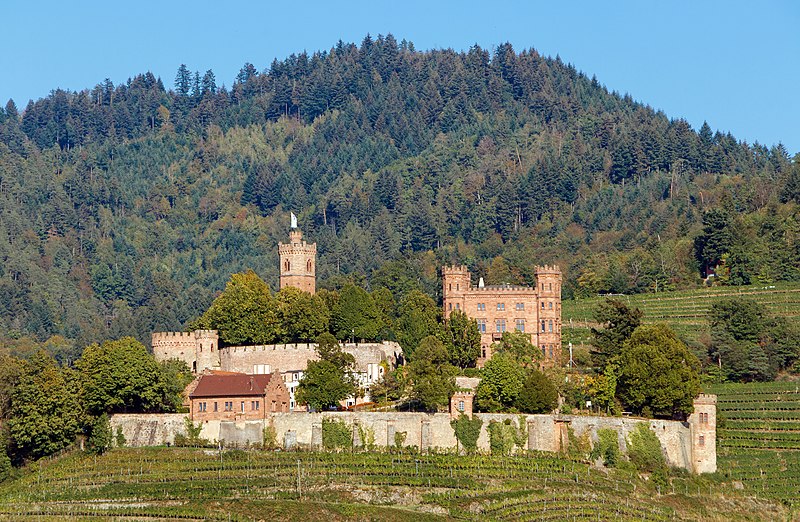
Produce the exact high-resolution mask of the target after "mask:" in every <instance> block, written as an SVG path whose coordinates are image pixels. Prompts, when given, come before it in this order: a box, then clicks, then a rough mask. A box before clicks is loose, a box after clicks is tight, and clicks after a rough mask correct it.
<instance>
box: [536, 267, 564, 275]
mask: <svg viewBox="0 0 800 522" xmlns="http://www.w3.org/2000/svg"><path fill="white" fill-rule="evenodd" d="M534 271H535V272H536V273H537V274H561V267H559V266H558V265H537V266H536V268H535V269H534Z"/></svg>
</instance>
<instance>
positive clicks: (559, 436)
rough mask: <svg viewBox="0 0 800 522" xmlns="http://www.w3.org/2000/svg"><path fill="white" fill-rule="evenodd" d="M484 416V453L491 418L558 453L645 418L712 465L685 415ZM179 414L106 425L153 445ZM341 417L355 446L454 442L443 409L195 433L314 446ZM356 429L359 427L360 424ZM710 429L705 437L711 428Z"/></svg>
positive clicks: (677, 462) (299, 419) (288, 419)
mask: <svg viewBox="0 0 800 522" xmlns="http://www.w3.org/2000/svg"><path fill="white" fill-rule="evenodd" d="M474 416H475V417H478V418H480V419H481V420H483V426H482V428H481V433H480V436H479V438H478V449H479V450H480V451H483V452H489V450H490V445H489V432H488V426H489V423H490V422H491V421H497V422H503V421H505V420H510V421H511V422H512V423H513V424H514V425H515V426H517V427H519V424H520V422H523V423H524V424H525V428H526V429H527V431H528V442H527V447H526V448H525V449H529V450H538V451H550V452H557V451H563V450H566V449H567V445H568V440H569V437H568V434H569V430H570V429H571V430H572V431H573V433H574V434H575V435H576V436H577V437H582V436H584V434H587V435H588V437H589V439H590V440H591V441H592V442H593V443H594V442H596V441H597V431H598V430H599V429H602V428H608V429H612V430H614V431H616V432H617V434H618V437H619V444H620V449H621V450H622V451H623V453H624V452H625V451H626V446H627V437H628V435H629V434H630V432H631V430H633V429H634V428H635V427H636V425H637V424H640V423H647V424H648V426H649V428H650V429H651V430H652V431H653V432H654V433H655V434H656V436H657V437H658V439H659V441H660V442H661V447H662V450H663V452H664V456H665V458H666V460H667V463H668V464H670V465H672V466H676V467H680V468H685V469H688V470H691V471H695V472H699V473H705V472H713V471H716V452H714V454H713V455H711V448H714V449H715V448H716V445H715V443H714V445H713V446H712V445H711V442H712V441H711V440H709V441H708V442H707V445H706V446H705V449H704V451H703V452H698V453H695V452H694V450H693V441H692V433H693V431H692V430H693V427H692V425H691V424H690V423H688V422H678V421H667V420H651V419H639V418H631V417H592V416H579V415H510V414H487V413H480V414H474ZM184 417H185V416H184V415H114V416H113V417H112V419H111V423H112V427H113V428H114V430H115V431H116V427H117V426H122V427H123V433H124V434H125V438H126V440H127V444H128V445H130V446H148V445H159V444H164V443H165V442H172V441H174V437H175V434H176V433H185V425H184V420H183V418H184ZM323 419H329V420H342V421H344V422H345V423H347V424H348V425H349V426H350V427H351V428H352V431H353V440H354V443H355V445H356V446H361V445H366V443H367V441H366V440H362V436H361V434H362V433H363V434H364V435H365V436H366V437H368V438H372V439H373V440H374V444H375V445H376V446H378V447H386V446H394V445H395V441H396V439H395V434H397V433H405V436H404V443H403V445H404V446H415V447H417V448H419V449H421V450H423V451H424V450H429V449H435V448H436V449H449V448H455V447H456V445H457V441H456V437H455V433H454V432H453V429H452V427H451V426H450V420H451V417H450V415H449V414H447V413H437V414H426V413H399V412H387V413H374V412H323V413H275V414H272V415H269V416H268V418H267V419H266V420H264V421H241V422H228V421H206V422H204V423H203V430H202V432H201V434H200V436H201V437H203V438H206V439H208V440H211V441H220V440H224V441H225V444H226V445H231V444H233V445H246V444H248V443H250V444H259V443H261V442H262V440H263V429H264V427H265V426H267V425H271V426H272V427H273V428H274V429H275V434H276V438H277V441H278V443H279V444H282V445H283V444H287V446H288V447H287V449H289V448H295V447H298V448H308V449H318V448H320V447H321V446H322V421H323ZM359 428H360V429H359ZM708 436H711V435H710V433H709V434H708Z"/></svg>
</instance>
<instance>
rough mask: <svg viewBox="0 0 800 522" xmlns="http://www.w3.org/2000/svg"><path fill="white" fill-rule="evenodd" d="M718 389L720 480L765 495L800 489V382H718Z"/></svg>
mask: <svg viewBox="0 0 800 522" xmlns="http://www.w3.org/2000/svg"><path fill="white" fill-rule="evenodd" d="M708 391H709V392H710V393H716V394H717V401H718V402H717V417H718V440H717V466H718V469H719V473H720V475H721V476H722V477H723V478H724V479H725V480H730V481H733V482H734V483H735V484H736V486H737V487H742V488H743V489H744V490H745V491H751V492H753V493H755V494H758V495H760V496H762V497H766V498H774V499H777V500H780V501H783V502H786V503H797V502H798V501H799V499H798V493H800V382H771V383H752V384H722V385H716V386H711V387H709V389H708Z"/></svg>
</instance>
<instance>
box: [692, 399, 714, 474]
mask: <svg viewBox="0 0 800 522" xmlns="http://www.w3.org/2000/svg"><path fill="white" fill-rule="evenodd" d="M693 404H694V413H692V414H691V415H689V426H690V427H691V436H692V469H693V470H694V472H695V473H714V472H715V471H717V396H716V395H709V394H705V393H701V394H700V396H699V397H697V398H696V399H695V400H694V403H693Z"/></svg>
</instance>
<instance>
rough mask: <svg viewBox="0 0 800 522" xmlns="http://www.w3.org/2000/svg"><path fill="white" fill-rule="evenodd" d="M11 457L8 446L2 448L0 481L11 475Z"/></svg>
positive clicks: (0, 453)
mask: <svg viewBox="0 0 800 522" xmlns="http://www.w3.org/2000/svg"><path fill="white" fill-rule="evenodd" d="M11 471H12V467H11V458H10V457H9V456H8V453H7V452H6V448H5V447H3V448H0V482H3V481H4V480H5V479H7V478H8V477H10V476H11Z"/></svg>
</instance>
